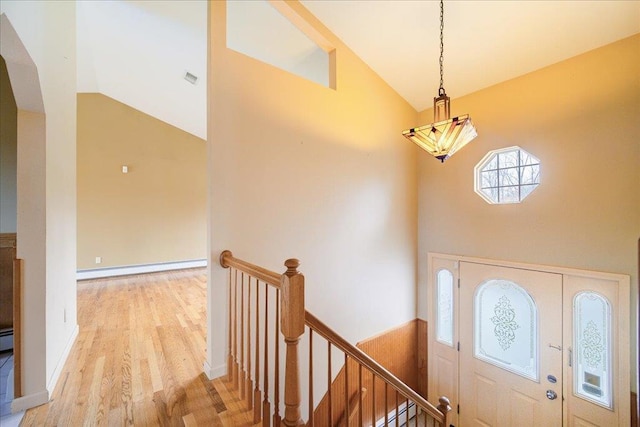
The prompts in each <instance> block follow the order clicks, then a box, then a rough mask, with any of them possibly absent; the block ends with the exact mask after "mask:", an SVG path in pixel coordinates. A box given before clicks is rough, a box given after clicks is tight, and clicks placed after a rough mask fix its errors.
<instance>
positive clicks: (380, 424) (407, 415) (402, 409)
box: [376, 402, 417, 427]
mask: <svg viewBox="0 0 640 427" xmlns="http://www.w3.org/2000/svg"><path fill="white" fill-rule="evenodd" d="M416 412H417V411H416V404H415V403H413V402H409V405H408V406H407V402H404V403H403V404H401V405H398V408H397V409H394V410H393V411H391V412H389V413H388V414H387V421H388V424H387V423H385V419H384V418H380V419H379V420H378V421H376V427H384V426H385V425H392V424H396V418H397V419H398V423H397V425H399V426H406V425H407V424H408V422H409V421H410V420H411V419H413V418H414V417H415V416H416ZM416 425H417V424H416Z"/></svg>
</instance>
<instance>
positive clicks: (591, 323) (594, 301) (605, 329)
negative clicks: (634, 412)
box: [573, 292, 612, 409]
mask: <svg viewBox="0 0 640 427" xmlns="http://www.w3.org/2000/svg"><path fill="white" fill-rule="evenodd" d="M573 342H574V353H573V357H574V366H575V368H574V375H573V392H574V394H576V395H577V396H578V397H581V398H583V399H586V400H588V401H590V402H593V403H596V404H598V405H601V406H604V407H606V408H609V409H611V408H612V399H611V379H612V375H611V351H612V349H611V305H610V304H609V301H607V299H606V298H605V297H604V296H602V295H600V294H598V293H596V292H580V293H579V294H577V295H576V296H575V298H574V300H573Z"/></svg>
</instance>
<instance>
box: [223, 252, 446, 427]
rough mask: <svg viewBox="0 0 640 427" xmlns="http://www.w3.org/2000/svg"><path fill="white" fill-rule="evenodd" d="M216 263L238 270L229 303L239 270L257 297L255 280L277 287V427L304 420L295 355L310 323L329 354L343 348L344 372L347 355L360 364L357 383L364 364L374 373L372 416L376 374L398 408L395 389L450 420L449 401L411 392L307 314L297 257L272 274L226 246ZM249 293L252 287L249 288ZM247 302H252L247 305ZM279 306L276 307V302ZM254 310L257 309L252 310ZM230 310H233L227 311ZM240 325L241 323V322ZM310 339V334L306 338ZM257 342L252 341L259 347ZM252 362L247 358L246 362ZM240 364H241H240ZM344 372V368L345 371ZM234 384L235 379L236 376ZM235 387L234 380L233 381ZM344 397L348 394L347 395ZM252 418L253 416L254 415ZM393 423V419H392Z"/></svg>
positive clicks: (438, 418)
mask: <svg viewBox="0 0 640 427" xmlns="http://www.w3.org/2000/svg"><path fill="white" fill-rule="evenodd" d="M220 265H221V266H222V267H224V268H234V269H235V270H236V280H235V288H232V275H231V272H230V274H229V281H230V283H229V292H230V295H229V303H230V304H231V302H232V292H237V291H235V290H233V289H236V290H237V283H238V281H237V272H238V271H240V272H241V275H242V274H247V275H248V277H249V287H250V286H251V283H252V282H251V277H253V278H254V279H257V280H256V282H255V284H256V298H257V297H258V286H259V282H263V283H265V284H266V285H269V286H272V287H274V288H276V290H275V292H276V296H278V295H279V298H276V309H275V318H276V324H274V325H273V326H274V327H275V328H276V329H277V326H278V325H277V322H278V320H277V319H279V323H280V333H282V336H283V337H284V342H285V344H286V354H285V369H286V370H285V378H284V406H285V413H284V419H281V418H280V416H279V413H278V408H279V391H278V390H279V385H278V384H279V374H278V367H279V363H278V343H279V339H277V337H275V340H274V343H275V358H276V360H275V362H274V363H275V365H274V370H275V376H274V382H275V385H274V411H273V425H274V427H277V426H279V425H280V421H281V420H282V423H283V424H284V425H285V426H289V427H293V426H300V425H303V424H304V423H303V420H302V416H301V412H300V404H301V397H302V395H301V392H300V365H299V357H298V346H299V342H300V338H301V337H302V335H303V334H304V333H305V326H307V327H309V328H310V334H313V333H317V334H319V335H320V336H321V337H322V338H324V339H326V340H327V343H328V349H329V354H330V353H331V348H332V346H333V347H335V348H336V349H339V350H340V351H342V352H343V353H344V354H345V371H346V369H347V360H348V359H347V356H348V357H350V358H352V359H353V360H354V361H355V362H357V363H358V364H359V368H358V369H359V372H360V375H359V382H360V381H361V377H362V368H363V367H364V368H365V369H367V370H368V371H370V372H371V373H372V375H373V376H374V379H373V383H372V390H371V392H372V411H373V412H372V415H373V416H375V413H376V411H375V378H376V377H377V378H379V379H381V380H382V381H384V383H385V387H384V389H385V395H386V389H387V386H391V388H392V389H393V390H395V393H396V410H397V407H398V404H397V403H398V395H397V393H399V394H400V395H402V396H403V397H404V398H405V399H407V402H408V401H409V400H411V401H413V402H414V403H415V404H416V405H417V407H418V408H420V409H421V410H422V411H424V412H425V413H426V414H427V415H428V416H429V417H431V418H432V419H433V421H434V422H435V423H436V425H438V426H440V427H445V426H447V425H448V423H447V418H448V412H449V411H450V410H451V406H450V403H449V400H448V399H447V398H446V397H445V396H442V397H440V398H439V405H438V406H437V408H436V407H435V406H433V405H432V404H431V403H429V402H428V401H427V400H426V399H425V398H423V397H422V396H420V395H419V394H418V393H417V392H415V391H414V390H413V389H411V388H410V387H409V386H407V385H406V384H405V383H403V382H402V381H401V380H399V379H398V378H397V377H396V376H395V375H393V374H392V373H391V372H389V371H388V370H387V369H385V368H384V367H383V366H382V365H380V364H379V363H378V362H376V361H375V360H374V359H372V358H371V357H370V356H368V355H367V354H365V353H364V352H363V351H362V350H360V349H359V348H357V347H355V346H354V345H353V344H351V343H349V342H348V341H346V340H345V339H344V338H342V337H341V336H340V335H338V334H337V333H335V332H334V331H333V330H332V329H331V328H329V327H328V326H327V325H325V324H324V323H323V322H321V321H320V320H319V319H318V318H317V317H315V316H314V315H313V314H311V313H309V312H308V311H306V309H305V305H304V276H303V275H302V274H301V273H300V272H299V271H298V267H299V265H300V262H299V261H298V260H297V259H288V260H287V261H285V266H286V267H287V271H285V273H284V274H277V273H274V272H272V271H269V270H267V269H264V268H262V267H259V266H257V265H254V264H251V263H249V262H246V261H243V260H240V259H238V258H235V257H234V256H233V254H232V253H231V251H228V250H227V251H224V252H222V253H221V254H220ZM240 282H241V283H242V285H241V289H243V288H242V287H243V286H244V280H243V279H242V278H241V281H240ZM266 285H265V315H266V309H267V307H268V293H267V288H266ZM249 292H250V291H249ZM233 302H234V306H235V305H236V304H237V293H236V295H235V297H234V298H233ZM242 304H244V302H243V301H241V302H240V305H241V307H242ZM249 305H250V304H249ZM278 306H280V307H278ZM256 307H257V300H256ZM231 309H232V308H231V307H229V310H231ZM256 310H257V309H256ZM233 311H234V314H235V316H237V315H238V313H237V311H238V310H237V307H236V309H235V310H233ZM230 315H231V313H230ZM243 316H244V315H243V314H242V313H241V319H242V318H243ZM250 316H251V315H250V314H249V315H248V317H249V318H250ZM257 316H258V315H257V314H256V319H257ZM230 325H232V327H233V328H234V334H233V341H234V343H233V344H234V345H233V347H231V343H229V351H230V352H231V351H233V353H234V354H233V357H229V358H228V364H229V365H230V366H229V370H230V372H231V369H236V370H237V368H238V363H237V359H238V358H237V354H236V351H237V350H236V344H237V338H236V328H237V322H236V321H235V320H234V322H233V323H232V322H231V318H230ZM267 326H268V322H267V321H266V320H265V322H264V328H265V333H264V337H265V346H264V355H265V357H264V375H265V376H264V380H263V384H262V385H263V390H262V392H263V393H264V402H263V409H264V411H263V414H262V417H263V426H265V427H266V426H269V425H270V422H269V420H270V416H269V412H270V410H269V409H270V404H269V401H268V393H269V381H268V365H269V364H268V352H267V346H268V343H267V338H266V337H267ZM241 328H242V327H241ZM257 330H258V322H257V320H256V343H258V342H259V339H258V335H257ZM231 338H232V334H231V331H230V332H229V340H230V341H231ZM240 339H241V343H242V341H243V340H244V338H243V337H242V335H241V336H240ZM248 339H249V340H250V339H251V337H250V336H249V338H248ZM310 342H312V341H311V339H310ZM257 345H258V344H256V347H257ZM258 353H259V351H258V349H257V348H256V357H255V358H256V363H258V362H257V359H258ZM311 354H312V353H311V349H310V356H311ZM243 355H244V352H243V350H241V357H242V356H243ZM248 357H250V355H248ZM249 363H250V361H249ZM232 364H233V365H234V366H231V365H232ZM311 365H312V362H311V359H310V366H311ZM328 366H329V371H328V382H329V387H328V391H327V393H328V396H329V402H328V413H329V419H330V420H331V419H333V415H332V414H333V411H332V404H331V358H330V357H329V359H328ZM240 368H243V366H242V363H241V366H240ZM345 374H346V372H345ZM248 375H249V379H250V376H251V372H250V371H249V373H248ZM233 377H234V379H237V374H235V372H234V375H233ZM255 377H256V378H255V385H256V390H257V391H258V393H256V395H259V391H260V390H258V386H259V384H260V381H259V378H258V377H259V369H258V368H257V369H256V375H255ZM234 383H235V381H234ZM310 383H311V384H313V383H312V379H310ZM361 385H362V384H361V382H360V383H359V387H358V389H359V393H360V394H359V396H358V403H359V404H358V407H359V421H361V420H362V405H363V393H364V392H365V391H366V389H363V388H362V387H361ZM236 386H237V385H236ZM249 392H251V390H249ZM345 392H346V393H348V387H347V381H346V379H345ZM345 396H346V394H345ZM347 399H348V400H349V398H348V397H347ZM310 402H313V400H311V401H310ZM385 402H387V400H386V399H385ZM254 404H256V402H254ZM312 414H313V411H311V412H310V425H313V415H312ZM349 415H350V414H349V402H346V417H347V418H346V419H349V418H350V416H349ZM254 421H255V418H254ZM396 423H397V420H396Z"/></svg>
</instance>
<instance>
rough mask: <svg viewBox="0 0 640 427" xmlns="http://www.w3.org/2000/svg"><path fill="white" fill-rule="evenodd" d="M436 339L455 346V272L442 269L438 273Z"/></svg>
mask: <svg viewBox="0 0 640 427" xmlns="http://www.w3.org/2000/svg"><path fill="white" fill-rule="evenodd" d="M436 282H437V289H438V296H437V298H436V299H437V306H436V310H437V312H438V313H437V317H436V319H437V323H436V339H437V340H438V341H440V342H441V343H443V344H446V345H449V346H451V347H453V274H451V272H450V271H449V270H444V269H443V270H440V271H438V274H437V279H436Z"/></svg>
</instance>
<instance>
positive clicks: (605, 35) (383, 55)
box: [77, 0, 640, 138]
mask: <svg viewBox="0 0 640 427" xmlns="http://www.w3.org/2000/svg"><path fill="white" fill-rule="evenodd" d="M242 1H247V0H242ZM254 1H262V0H254ZM302 4H303V5H304V6H305V7H306V8H308V9H309V11H311V12H312V13H313V14H314V15H315V16H316V17H318V19H320V21H322V22H323V23H324V24H325V25H326V26H327V27H328V28H329V29H330V30H331V31H332V32H333V33H334V34H336V35H337V36H338V37H339V38H340V39H341V40H342V41H343V42H344V43H345V44H346V45H347V46H349V48H350V49H351V50H353V51H354V52H355V53H356V54H357V55H358V56H359V57H360V58H362V59H363V60H364V61H365V62H366V63H367V64H368V65H369V66H370V67H371V68H372V69H373V70H375V71H376V72H377V73H378V74H379V75H380V77H381V78H382V79H384V80H385V81H386V82H387V83H388V84H389V85H390V86H391V87H392V88H393V89H394V90H395V91H396V92H397V93H398V94H399V95H400V96H402V97H403V98H404V99H406V100H407V101H408V102H409V103H410V104H411V105H412V106H413V107H414V108H415V109H416V110H417V111H422V110H424V109H425V108H428V107H430V106H431V104H432V102H433V97H434V96H435V95H436V94H437V89H438V85H439V70H438V56H439V26H440V24H439V3H438V2H437V1H416V0H412V1H405V0H339V1H338V0H336V1H326V0H302ZM77 17H78V28H77V30H78V31H77V39H78V91H79V92H101V93H103V94H105V95H107V96H110V97H112V98H114V99H116V100H118V101H120V102H123V103H125V104H127V105H130V106H132V107H133V108H136V109H139V110H141V111H143V112H145V113H147V114H150V115H152V116H154V117H157V118H158V119H160V120H163V121H165V122H167V123H170V124H172V125H174V126H177V127H179V128H181V129H183V130H185V131H187V132H190V133H192V134H194V135H197V136H199V137H202V138H206V64H207V59H206V53H207V40H206V37H207V4H206V1H203V0H183V1H162V0H160V1H148V0H147V1H144V0H120V1H110V2H97V1H87V0H82V1H79V2H78V15H77ZM261 21H262V20H260V19H259V14H256V17H255V23H254V25H256V26H259V25H262V24H261ZM638 32H640V1H609V0H606V1H595V0H594V1H591V0H587V1H543V0H540V1H481V0H476V1H473V0H471V1H462V0H458V1H445V28H444V35H445V41H444V49H445V53H444V86H445V88H446V89H447V94H448V95H449V96H451V97H453V98H455V97H460V96H463V95H465V94H468V93H471V92H474V91H477V90H479V89H482V88H485V87H488V86H491V85H494V84H496V83H499V82H501V81H505V80H508V79H511V78H514V77H517V76H519V75H522V74H526V73H529V72H531V71H534V70H537V69H540V68H542V67H545V66H547V65H550V64H553V63H556V62H559V61H562V60H564V59H567V58H570V57H572V56H575V55H578V54H580V53H583V52H586V51H588V50H591V49H594V48H597V47H599V46H603V45H606V44H609V43H612V42H614V41H616V40H619V39H622V38H625V37H628V36H630V35H633V34H636V33H638ZM612 66H615V64H612ZM186 72H190V73H191V74H194V75H196V76H198V81H197V83H196V84H195V85H193V84H191V83H189V82H187V81H185V80H184V78H183V77H184V75H185V73H186Z"/></svg>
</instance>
